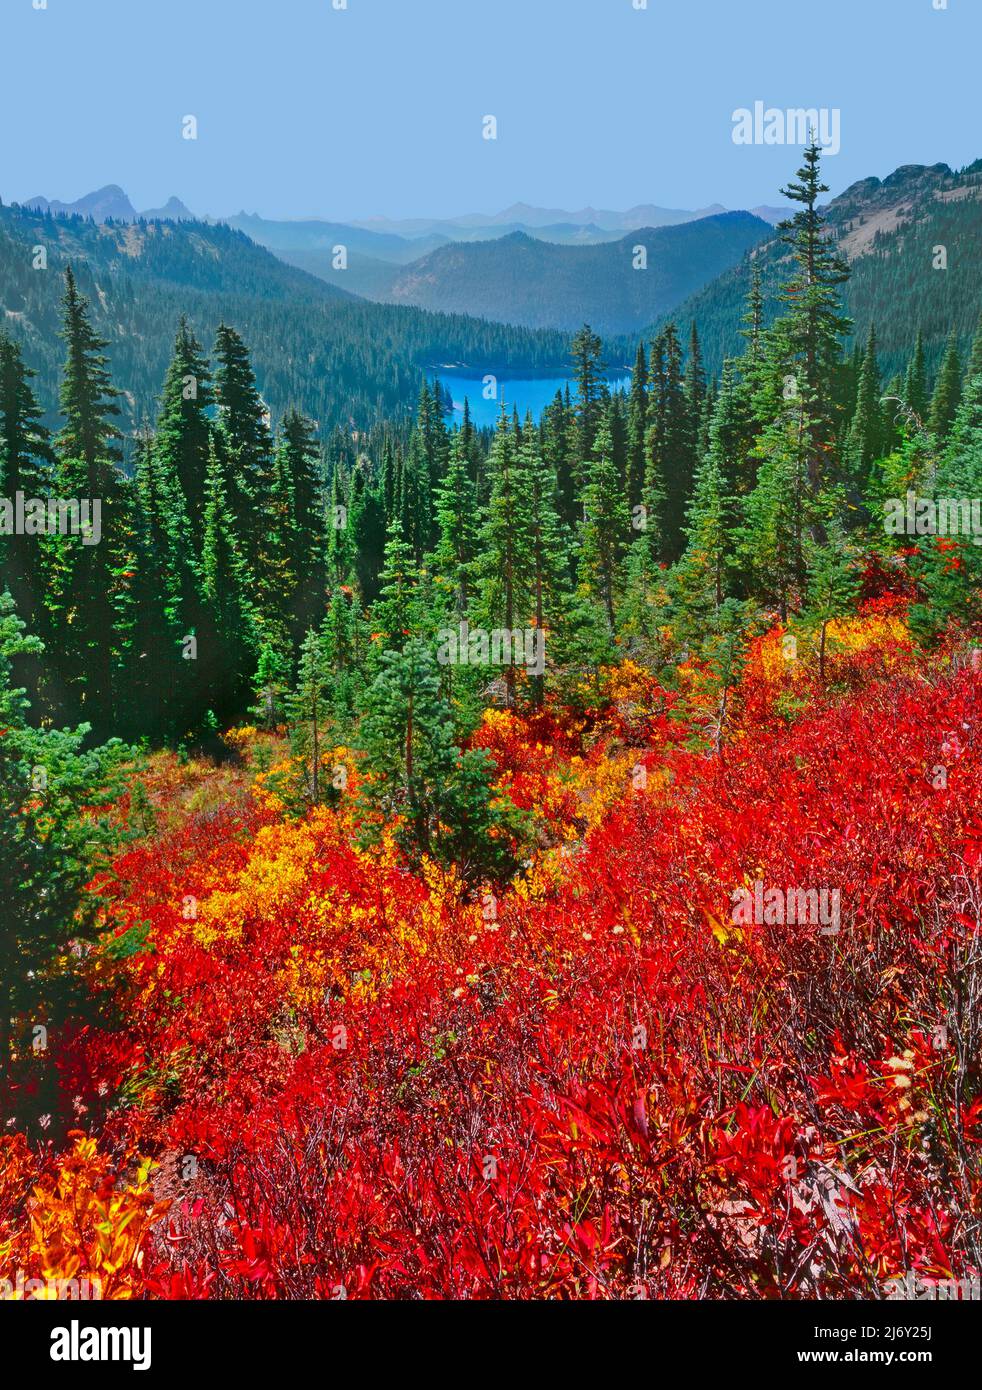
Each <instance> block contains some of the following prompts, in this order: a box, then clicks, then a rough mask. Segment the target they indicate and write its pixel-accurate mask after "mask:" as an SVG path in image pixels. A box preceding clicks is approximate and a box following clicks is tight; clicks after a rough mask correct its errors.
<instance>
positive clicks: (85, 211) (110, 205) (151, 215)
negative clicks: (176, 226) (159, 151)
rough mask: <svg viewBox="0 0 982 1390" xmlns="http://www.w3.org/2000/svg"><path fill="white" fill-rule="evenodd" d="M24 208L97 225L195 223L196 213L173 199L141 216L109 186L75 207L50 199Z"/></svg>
mask: <svg viewBox="0 0 982 1390" xmlns="http://www.w3.org/2000/svg"><path fill="white" fill-rule="evenodd" d="M22 206H23V207H25V208H28V209H29V210H30V211H31V212H51V213H55V214H57V215H58V216H60V217H72V216H78V217H91V218H92V220H93V221H94V222H110V221H112V222H137V221H139V220H140V218H142V219H143V220H144V221H147V222H151V221H169V222H193V221H194V220H195V216H194V213H193V212H191V211H190V210H189V209H188V208H187V207H185V205H184V204H183V203H182V202H181V200H180V198H176V197H173V196H171V197H170V198H169V199H168V200H167V202H166V203H165V204H164V206H163V207H162V208H150V209H149V210H148V211H147V212H137V210H136V208H135V207H134V206H133V204H132V203H131V202H130V200H129V198H128V197H127V195H126V194H125V193H124V192H123V190H122V189H121V188H120V187H119V185H118V184H116V183H109V184H106V186H105V188H98V189H96V190H95V192H94V193H86V194H85V196H84V197H82V198H77V199H76V200H75V202H74V203H62V202H59V201H58V199H57V198H55V199H52V200H50V201H49V200H48V199H47V198H43V197H40V196H39V197H37V198H29V199H28V200H27V202H26V203H24V204H22Z"/></svg>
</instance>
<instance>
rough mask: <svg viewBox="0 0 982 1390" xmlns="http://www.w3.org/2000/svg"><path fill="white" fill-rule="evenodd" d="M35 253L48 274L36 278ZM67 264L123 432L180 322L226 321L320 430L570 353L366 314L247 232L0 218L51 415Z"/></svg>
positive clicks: (13, 319) (4, 278)
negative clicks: (450, 374) (115, 396)
mask: <svg viewBox="0 0 982 1390" xmlns="http://www.w3.org/2000/svg"><path fill="white" fill-rule="evenodd" d="M39 252H40V253H43V258H44V260H45V263H46V267H47V268H46V269H35V264H36V263H37V262H38V261H39ZM69 261H70V262H71V263H72V264H73V265H74V266H75V269H76V272H77V277H78V282H79V285H80V287H81V289H82V291H83V292H84V293H85V295H86V296H87V298H88V299H89V301H90V304H91V313H92V317H93V322H94V323H95V325H96V326H97V328H98V330H99V332H100V333H101V335H102V336H103V337H104V338H105V339H106V341H107V345H108V351H109V355H110V357H111V359H112V365H113V370H114V373H115V374H116V377H117V379H118V380H119V381H120V382H122V383H123V384H124V387H125V394H124V397H123V400H122V402H121V408H122V410H123V423H124V426H125V427H126V429H127V431H132V430H134V429H138V428H142V427H143V426H145V425H146V424H147V422H148V421H152V420H153V419H154V418H155V417H156V413H157V396H158V393H159V390H160V383H161V381H162V380H163V375H164V372H165V370H166V367H167V361H168V353H169V347H170V344H171V343H172V342H173V338H174V334H175V333H176V331H177V325H178V321H179V319H180V317H181V315H182V314H184V313H186V314H188V315H189V316H191V317H192V318H193V320H194V323H195V326H196V329H197V331H198V332H199V334H201V335H202V337H203V338H205V339H207V340H208V341H211V340H212V339H213V337H214V334H215V332H216V330H217V328H218V325H219V323H220V322H222V320H223V319H224V320H226V321H228V322H234V323H236V324H237V325H238V326H239V327H240V329H241V330H242V331H243V333H245V334H247V336H248V338H249V341H250V345H251V346H252V348H253V351H254V354H255V364H256V369H257V372H258V376H259V382H260V388H261V390H262V393H263V395H264V398H265V399H266V400H267V402H268V404H269V406H270V408H271V409H272V411H273V412H274V413H275V414H277V415H279V414H282V412H284V411H285V410H286V409H287V408H289V407H290V406H291V405H295V406H297V407H299V408H300V409H302V410H304V411H305V412H306V413H307V414H309V415H310V416H311V417H312V418H313V419H315V420H317V422H318V424H319V426H320V428H321V429H322V430H324V431H328V430H330V429H331V428H333V427H334V426H336V425H343V426H344V427H345V428H350V427H351V426H353V425H354V426H358V427H360V428H367V426H368V425H369V424H370V423H371V422H372V421H374V420H377V419H378V417H379V416H380V415H393V414H398V413H399V412H400V411H403V412H405V411H408V409H409V407H410V406H411V404H412V402H413V401H414V400H415V398H416V394H417V392H418V390H419V382H420V379H421V376H422V375H423V374H424V373H425V372H426V371H428V370H432V369H434V368H435V367H437V366H439V365H440V364H443V363H454V364H459V365H467V366H470V367H472V368H473V369H474V370H475V371H478V372H480V373H482V374H483V373H484V372H496V371H500V372H507V371H508V370H512V371H518V372H520V371H523V370H531V369H541V368H544V367H552V368H554V369H556V368H559V367H560V366H561V365H562V364H563V363H564V362H565V361H566V358H567V352H568V349H567V344H566V341H565V339H564V338H563V337H561V336H560V335H559V334H551V335H550V334H535V333H530V332H527V331H525V330H523V329H521V328H512V327H499V326H495V325H489V324H486V323H481V322H477V321H476V320H469V319H466V318H464V317H461V316H449V317H439V316H437V315H433V314H426V313H421V312H420V311H418V310H416V309H411V308H403V307H391V308H383V307H380V306H377V305H372V304H367V303H365V302H364V301H361V300H358V299H355V298H353V297H352V296H349V295H347V294H345V293H343V292H342V291H340V290H337V289H334V288H332V287H330V286H327V285H325V284H324V283H323V282H322V281H320V280H317V279H315V278H314V277H313V276H310V275H306V274H304V273H303V272H302V271H299V270H296V269H294V268H292V267H290V266H287V265H285V264H283V262H281V261H279V260H277V258H276V257H275V256H273V255H272V254H270V252H268V251H266V250H264V249H263V248H262V247H259V246H256V245H255V243H253V242H251V241H250V240H249V239H248V238H247V237H245V236H244V235H243V234H242V233H240V232H236V231H233V230H231V229H229V228H228V227H224V226H220V225H219V226H211V225H206V224H204V223H199V222H181V223H171V222H161V223H156V222H150V223H142V222H136V223H129V224H125V225H124V224H112V223H110V224H96V223H95V222H92V221H89V220H86V219H83V218H80V217H71V218H62V217H54V216H50V215H45V214H43V213H31V212H27V211H25V210H23V209H21V208H18V207H13V208H0V313H2V315H3V319H2V323H3V326H5V327H6V329H7V330H8V331H9V332H10V333H11V334H12V335H13V336H14V337H15V338H16V339H17V340H18V341H19V342H21V343H22V344H23V346H24V348H25V351H26V352H27V354H28V356H29V358H30V360H31V363H32V366H33V368H34V370H35V371H36V372H37V373H38V388H39V393H40V397H41V400H42V403H43V406H44V408H45V410H51V409H52V408H53V406H54V403H55V399H56V393H57V380H58V364H59V360H60V354H61V346H60V344H59V340H58V327H59V298H60V295H61V293H62V289H63V284H62V274H61V272H62V271H63V269H64V267H65V265H66V264H68V263H69Z"/></svg>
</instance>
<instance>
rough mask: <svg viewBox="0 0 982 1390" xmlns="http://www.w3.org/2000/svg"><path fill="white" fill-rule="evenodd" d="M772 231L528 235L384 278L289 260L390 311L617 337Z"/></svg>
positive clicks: (725, 220)
mask: <svg viewBox="0 0 982 1390" xmlns="http://www.w3.org/2000/svg"><path fill="white" fill-rule="evenodd" d="M770 231H771V229H770V227H769V225H768V224H767V223H765V222H763V221H761V219H760V218H757V217H753V216H752V215H751V214H750V213H748V212H726V213H720V214H718V215H716V216H713V217H706V218H700V219H698V220H697V221H695V222H689V223H684V224H681V225H679V226H676V227H658V228H650V227H648V228H641V229H639V230H637V231H632V232H630V233H628V234H627V236H624V237H622V238H620V239H619V240H616V241H609V242H604V243H602V244H598V245H586V246H569V245H566V246H564V245H557V244H555V243H552V242H547V241H543V240H540V239H538V238H536V237H533V236H530V235H529V234H528V233H527V232H523V231H516V232H512V233H510V234H509V235H507V236H503V237H500V238H498V239H496V240H493V241H472V242H459V241H458V242H451V243H449V244H448V245H446V246H441V247H438V248H437V249H436V250H434V251H431V252H429V253H428V254H427V255H425V256H422V257H420V258H419V259H418V260H414V261H412V262H410V263H409V264H408V265H404V266H390V267H388V270H387V271H385V270H384V269H383V268H381V267H379V266H378V265H377V263H376V265H375V266H374V267H371V266H369V265H367V264H366V262H365V261H355V262H349V266H348V269H347V270H346V271H334V270H333V267H332V266H331V264H330V263H329V262H328V261H325V260H324V259H323V258H322V259H321V260H320V261H318V259H317V258H316V257H313V256H309V255H308V256H304V257H292V258H291V259H292V260H293V262H294V263H295V264H299V265H302V266H303V267H304V268H305V269H309V270H312V271H314V273H316V274H320V275H322V276H323V277H324V278H325V279H329V280H330V281H331V283H332V284H335V285H338V286H344V285H346V284H349V285H351V287H352V288H353V289H355V291H356V292H359V293H365V294H371V295H372V297H374V298H379V299H382V300H384V301H386V302H388V303H392V304H413V305H415V306H417V307H419V308H425V309H432V310H436V311H439V312H442V313H464V314H469V315H472V316H476V317H479V318H485V319H490V320H494V321H497V322H502V323H514V324H519V325H521V326H522V327H525V328H550V329H559V330H561V331H566V332H572V331H574V330H575V329H576V328H578V327H579V326H580V325H581V324H583V323H584V322H588V323H590V324H591V325H592V326H593V327H594V329H595V330H596V331H597V332H599V333H602V334H615V333H625V332H630V331H632V330H634V329H639V328H641V327H642V326H643V325H644V324H645V323H646V322H648V321H650V317H651V315H652V311H653V310H654V311H655V312H665V311H668V310H670V309H671V308H673V307H674V305H675V304H677V303H679V302H680V301H681V300H682V299H684V298H685V297H686V296H687V295H689V294H691V293H692V292H693V291H694V290H695V289H697V288H698V287H700V286H701V285H703V284H705V283H706V282H707V281H709V280H711V279H714V278H715V277H716V276H717V275H719V273H720V272H721V271H722V270H724V269H725V268H727V267H728V266H732V265H734V264H735V263H736V262H738V261H740V260H741V259H742V258H743V256H744V255H745V253H746V252H747V251H748V250H749V249H750V247H751V246H755V245H756V244H757V243H758V242H760V241H761V240H763V239H764V238H766V237H768V236H769V235H770ZM645 258H646V261H647V264H646V265H643V264H642V262H643V261H644V259H645ZM369 273H370V274H372V275H373V276H374V282H373V284H372V285H371V286H370V285H368V284H366V281H365V277H366V275H368V274H369ZM655 306H659V307H658V309H657V310H656V309H655Z"/></svg>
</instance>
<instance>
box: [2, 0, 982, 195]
mask: <svg viewBox="0 0 982 1390" xmlns="http://www.w3.org/2000/svg"><path fill="white" fill-rule="evenodd" d="M35 3H40V0H2V5H0V58H2V79H0V122H2V129H3V136H4V138H3V142H2V145H0V149H2V158H0V196H2V197H3V199H4V200H5V201H14V200H18V199H25V198H28V197H32V196H35V195H37V194H44V195H46V196H47V197H56V198H63V199H66V200H67V199H73V198H76V197H79V196H80V195H81V194H83V193H86V192H89V191H90V190H91V189H93V188H95V187H98V186H100V185H102V184H106V183H119V184H121V185H122V186H123V187H124V188H125V189H126V191H127V192H128V193H129V194H130V196H131V198H132V199H133V201H134V203H135V204H136V205H137V207H149V206H158V205H159V204H161V203H162V202H163V201H164V200H165V198H167V197H168V196H169V195H170V194H172V193H174V194H177V195H178V196H180V197H181V198H183V199H184V200H185V202H187V203H188V205H189V206H190V207H191V208H193V209H194V210H195V211H196V212H207V213H212V214H215V215H222V214H230V213H233V212H237V211H238V210H239V209H242V208H244V209H245V210H247V211H250V212H253V211H255V212H259V213H261V214H263V215H265V216H270V217H272V216H283V217H302V216H320V217H328V218H337V219H340V220H343V219H344V218H353V217H371V216H377V215H383V216H390V217H412V216H449V215H452V214H455V213H464V212H473V211H482V212H495V211H498V210H499V209H501V208H503V207H506V206H508V205H509V204H511V203H513V202H516V201H525V202H530V203H535V204H538V205H544V206H549V207H564V208H579V207H582V206H584V205H587V204H592V205H593V206H595V207H604V208H625V207H628V206H631V205H633V204H636V203H641V202H654V203H658V204H661V205H663V206H668V207H701V206H705V205H707V204H709V203H711V202H721V203H723V204H725V205H726V206H728V207H747V206H754V205H756V204H757V203H762V202H763V203H778V202H780V199H779V198H778V197H777V189H778V187H779V186H780V185H781V184H782V183H783V182H784V181H785V180H786V179H787V177H788V175H789V173H791V172H792V170H793V168H794V167H795V159H794V153H793V152H792V151H789V150H787V149H786V148H781V147H780V146H777V147H761V146H736V145H734V144H733V141H732V139H731V129H732V124H731V115H732V112H733V110H734V109H735V108H737V107H750V106H752V105H753V103H754V101H756V100H762V101H764V102H765V103H766V104H767V105H768V106H777V107H787V106H796V107H797V106H806V107H812V106H816V107H837V108H839V109H840V110H841V122H842V149H841V152H840V153H839V154H838V155H837V156H836V157H835V158H834V159H829V160H827V161H826V174H827V180H828V182H830V183H831V184H832V189H833V192H838V191H841V189H843V188H844V187H846V186H847V185H848V184H849V183H851V182H853V181H854V180H856V179H858V178H863V177H866V176H867V175H869V174H876V175H879V176H881V177H882V176H884V175H886V174H888V173H889V172H891V171H892V170H893V169H894V168H895V167H896V166H897V165H899V164H903V163H934V162H936V161H939V160H943V161H945V162H947V163H949V164H952V165H953V166H959V165H964V164H967V163H970V162H971V161H972V160H974V159H976V158H978V157H979V156H982V120H980V119H979V115H978V111H977V109H976V107H977V100H978V98H977V93H978V90H979V84H978V63H979V54H980V52H982V0H948V4H947V8H946V9H943V10H940V11H939V10H936V9H935V8H934V5H935V3H940V0H818V2H817V3H815V4H806V3H805V0H648V4H647V8H646V9H644V10H636V9H634V7H633V6H634V3H635V0H347V9H346V10H342V11H337V10H335V9H334V8H333V3H334V0H47V8H46V9H43V10H35V9H34V8H33V5H34V4H35ZM814 16H818V18H817V19H816V18H814ZM489 114H493V115H495V116H496V117H497V119H498V122H499V138H498V140H497V141H496V142H491V141H486V140H484V139H483V138H482V134H481V122H482V118H483V117H484V116H485V115H489ZM185 115H194V116H196V117H197V120H198V131H199V134H198V139H197V140H196V141H189V140H184V139H182V138H181V120H182V117H184V116H185Z"/></svg>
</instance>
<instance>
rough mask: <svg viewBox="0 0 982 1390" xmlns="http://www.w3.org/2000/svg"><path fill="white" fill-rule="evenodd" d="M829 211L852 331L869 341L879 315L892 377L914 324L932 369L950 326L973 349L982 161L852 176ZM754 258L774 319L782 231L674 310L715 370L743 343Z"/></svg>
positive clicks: (979, 301)
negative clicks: (694, 329) (845, 276)
mask: <svg viewBox="0 0 982 1390" xmlns="http://www.w3.org/2000/svg"><path fill="white" fill-rule="evenodd" d="M825 212H826V218H827V225H828V233H829V235H830V236H831V237H832V238H833V239H834V240H835V242H836V244H837V245H838V247H839V249H840V250H841V252H842V254H843V255H844V256H845V257H846V259H847V260H848V261H849V263H850V269H851V275H850V279H849V283H848V286H847V288H846V290H845V296H844V298H845V305H846V309H847V310H848V312H849V314H850V317H851V318H852V320H853V323H854V329H855V338H856V340H857V341H858V342H859V343H863V342H865V340H866V337H867V335H868V333H869V329H870V327H871V325H873V324H874V323H875V325H876V330H877V338H878V342H879V346H880V350H881V360H882V365H883V367H884V370H885V371H886V373H887V374H888V375H892V374H893V373H894V372H896V371H899V370H902V369H903V365H904V361H905V357H906V354H907V353H908V351H909V348H910V335H911V331H912V329H913V331H914V332H915V333H916V332H917V330H918V329H920V331H921V332H922V334H923V340H924V352H925V358H926V361H927V363H928V365H929V367H930V368H931V369H932V370H934V369H935V368H936V367H937V366H938V364H939V362H940V360H941V357H942V355H943V353H944V350H945V346H946V341H947V337H948V334H949V333H950V332H951V330H952V329H954V331H955V336H956V339H957V342H958V347H959V350H960V351H961V352H962V354H963V355H964V354H966V353H967V352H968V350H969V348H970V346H971V340H972V335H973V333H974V330H975V325H976V323H977V322H978V318H979V314H980V312H982V283H980V280H979V275H978V266H979V263H980V256H982V162H977V163H975V164H972V165H970V166H969V167H968V168H967V169H963V170H961V171H960V172H953V171H952V170H951V169H949V167H948V166H947V165H946V164H934V165H930V166H923V165H906V166H904V167H903V168H900V169H897V170H896V171H895V173H893V174H891V175H890V176H889V177H888V178H885V179H883V180H880V179H876V178H870V179H863V180H861V181H860V182H859V183H857V184H854V185H853V186H852V187H851V188H848V189H847V190H846V191H845V192H844V193H842V194H840V195H839V196H838V197H837V198H834V199H832V201H831V202H830V203H829V204H828V206H827V208H826V210H825ZM942 251H943V253H944V254H943V255H941V254H939V253H941V252H942ZM751 263H752V264H753V266H755V267H757V268H758V269H759V271H760V274H761V276H762V283H763V286H764V290H765V292H766V298H767V305H766V307H765V313H766V314H767V315H768V316H769V317H773V316H774V315H775V314H776V313H777V312H778V300H777V298H776V293H777V290H778V288H779V286H780V284H781V281H782V279H783V278H784V277H785V276H786V275H787V270H788V266H787V250H786V248H785V246H784V244H783V243H782V241H781V240H780V238H779V237H776V238H775V239H774V240H773V241H771V242H769V243H768V244H767V245H765V246H763V247H761V248H760V249H759V250H757V251H755V252H753V253H752V257H751V258H750V259H748V260H747V261H745V262H743V263H742V264H741V265H739V266H737V267H734V268H733V269H732V270H729V271H726V272H724V273H723V274H722V275H721V276H720V278H719V279H718V280H717V281H715V282H714V283H712V284H710V285H706V286H705V287H704V288H703V289H701V290H699V291H697V292H696V293H695V294H694V295H693V296H692V297H691V298H690V299H689V300H687V301H686V302H685V303H683V304H681V305H679V306H677V307H676V309H675V310H674V311H673V313H672V315H671V316H672V317H676V318H677V319H678V321H679V322H682V323H689V322H692V321H694V322H695V323H696V324H697V325H698V328H699V336H700V339H701V341H702V345H703V351H704V353H705V357H706V361H707V363H708V364H709V366H710V367H711V369H712V370H714V371H717V370H718V369H719V367H720V366H721V364H722V362H723V359H724V358H725V357H727V356H732V355H733V354H734V353H735V352H736V351H737V350H738V347H739V342H740V336H739V333H740V323H741V316H742V314H743V308H744V303H745V301H746V297H747V293H748V291H749V287H750V280H751ZM929 272H930V273H929ZM665 321H666V320H663V321H662V322H661V323H659V324H656V325H655V326H654V330H649V332H651V331H657V330H658V328H660V327H663V326H664V322H665ZM629 341H630V340H629V339H619V340H617V341H615V342H613V343H611V345H610V351H611V353H612V355H614V356H617V355H618V354H620V353H623V352H624V351H626V350H627V349H628V346H629Z"/></svg>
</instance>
